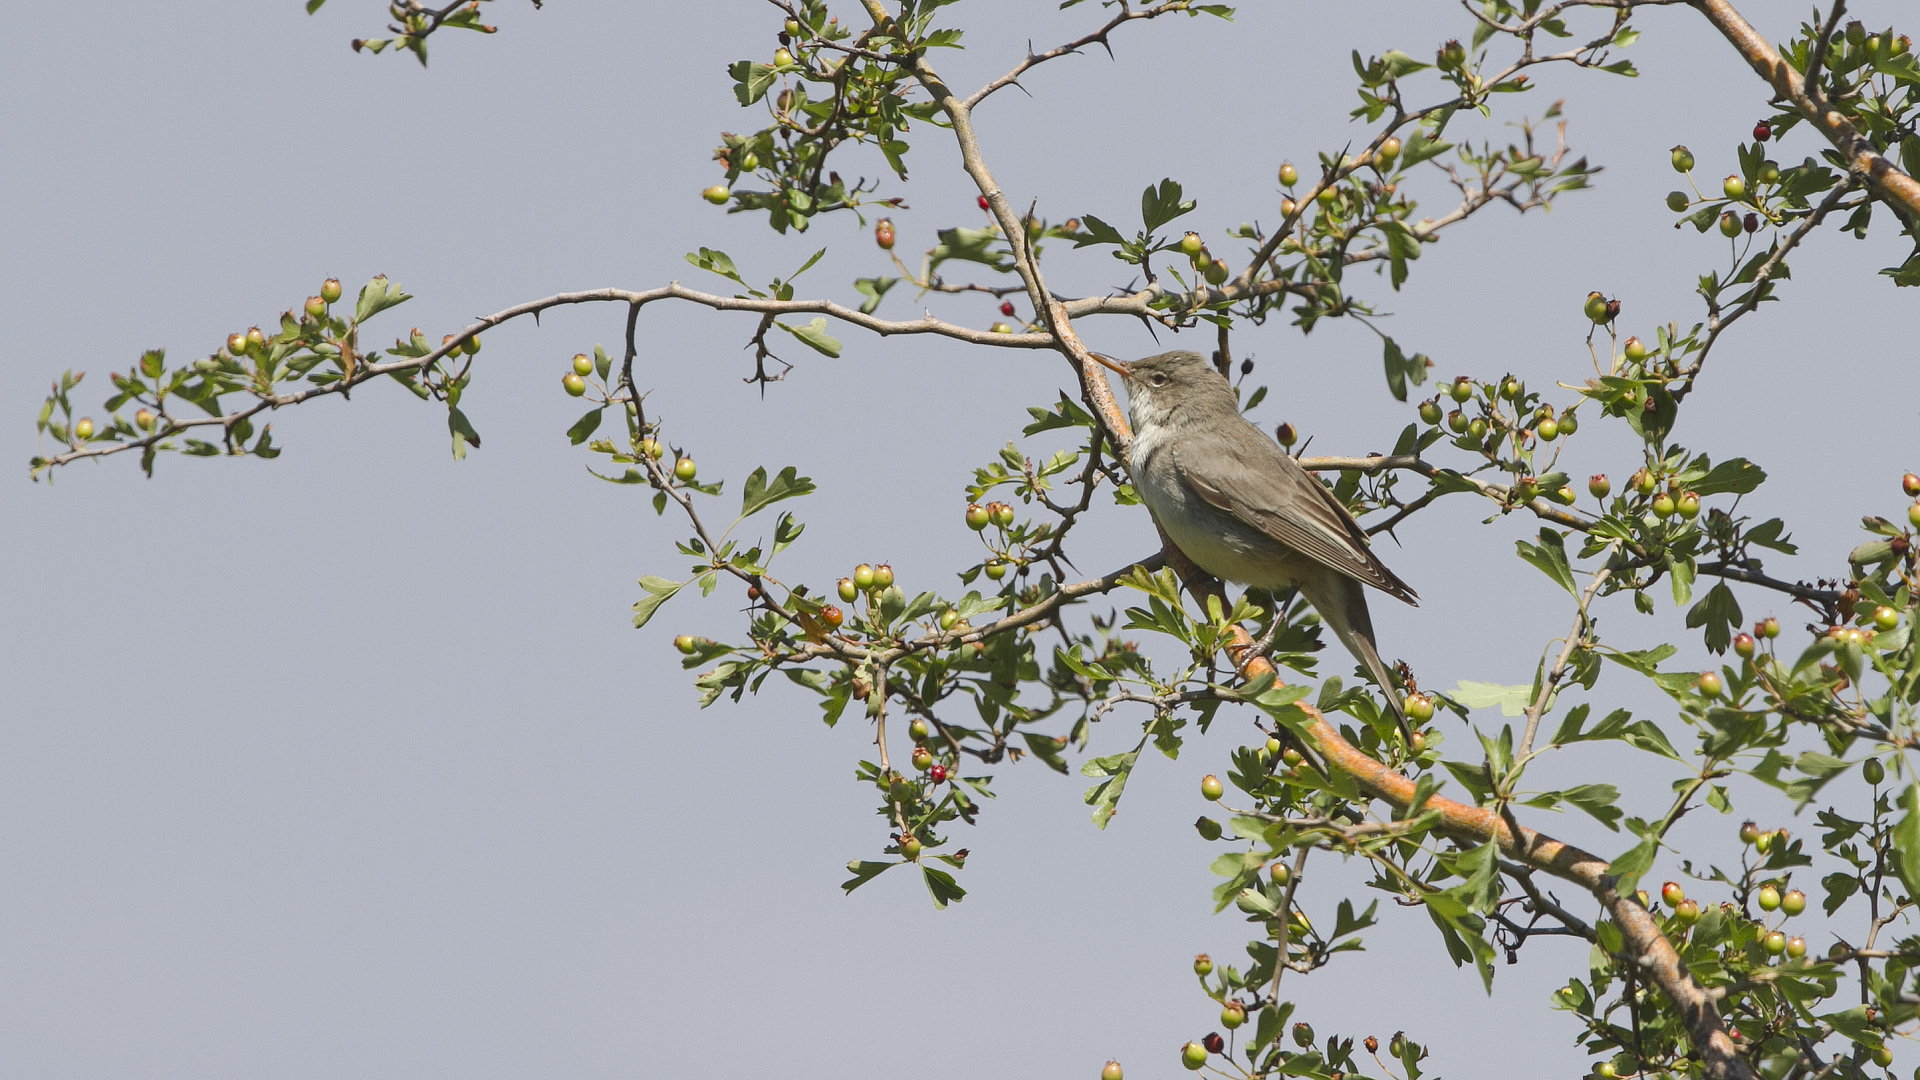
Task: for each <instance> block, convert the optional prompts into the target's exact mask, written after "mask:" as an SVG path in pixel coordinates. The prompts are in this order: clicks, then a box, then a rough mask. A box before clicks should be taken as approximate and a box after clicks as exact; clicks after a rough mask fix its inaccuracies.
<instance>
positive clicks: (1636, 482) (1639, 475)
mask: <svg viewBox="0 0 1920 1080" xmlns="http://www.w3.org/2000/svg"><path fill="white" fill-rule="evenodd" d="M1629 483H1631V484H1632V485H1633V490H1635V491H1637V492H1639V493H1640V494H1642V495H1651V494H1653V489H1654V488H1656V487H1658V486H1659V485H1660V481H1659V480H1658V479H1656V478H1655V477H1654V475H1653V473H1651V472H1649V471H1648V470H1647V468H1646V467H1645V466H1641V467H1640V468H1638V469H1636V470H1634V473H1633V479H1632V480H1631V481H1629Z"/></svg>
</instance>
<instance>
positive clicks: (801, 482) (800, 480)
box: [740, 465, 814, 518]
mask: <svg viewBox="0 0 1920 1080" xmlns="http://www.w3.org/2000/svg"><path fill="white" fill-rule="evenodd" d="M795 472H796V470H795V468H794V467H793V466H792V465H789V466H787V467H786V468H784V469H781V470H780V475H779V476H776V477H774V478H773V482H772V483H768V482H767V470H766V467H765V466H761V467H760V468H758V469H755V470H753V474H752V475H751V476H748V477H747V484H746V487H745V488H744V489H743V490H742V491H741V495H740V516H741V517H743V518H745V517H752V516H753V515H755V514H757V513H759V512H760V511H762V510H764V509H766V508H767V507H769V506H772V505H773V504H774V503H777V502H779V501H781V500H782V499H794V498H798V497H800V496H802V495H811V494H813V492H814V486H813V480H812V479H811V478H809V477H805V476H796V475H794V474H795Z"/></svg>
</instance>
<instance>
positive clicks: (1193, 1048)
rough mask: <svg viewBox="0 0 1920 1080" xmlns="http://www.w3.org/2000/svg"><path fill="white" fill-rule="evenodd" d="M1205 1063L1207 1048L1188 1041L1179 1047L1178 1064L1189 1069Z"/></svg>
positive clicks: (1197, 1067)
mask: <svg viewBox="0 0 1920 1080" xmlns="http://www.w3.org/2000/svg"><path fill="white" fill-rule="evenodd" d="M1206 1063H1207V1048H1206V1047H1204V1046H1201V1045H1200V1044H1199V1043H1197V1042H1190V1043H1188V1044H1187V1045H1185V1046H1183V1047H1181V1048H1180V1064H1182V1065H1185V1066H1186V1067H1187V1068H1189V1069H1196V1070H1197V1069H1199V1068H1200V1067H1201V1066H1203V1065H1205V1064H1206Z"/></svg>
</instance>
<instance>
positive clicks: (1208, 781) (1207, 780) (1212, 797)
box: [1200, 773, 1227, 802]
mask: <svg viewBox="0 0 1920 1080" xmlns="http://www.w3.org/2000/svg"><path fill="white" fill-rule="evenodd" d="M1226 793H1227V789H1226V788H1225V787H1224V786H1223V785H1222V784H1221V783H1220V778H1219V777H1217V776H1215V775H1213V774H1212V773H1208V774H1207V775H1205V776H1203V777H1201V778H1200V794H1201V795H1202V796H1203V797H1205V798H1206V800H1207V801H1208V802H1218V801H1220V796H1222V795H1225V794H1226Z"/></svg>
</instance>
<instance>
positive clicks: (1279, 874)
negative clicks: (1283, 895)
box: [1268, 862, 1293, 888]
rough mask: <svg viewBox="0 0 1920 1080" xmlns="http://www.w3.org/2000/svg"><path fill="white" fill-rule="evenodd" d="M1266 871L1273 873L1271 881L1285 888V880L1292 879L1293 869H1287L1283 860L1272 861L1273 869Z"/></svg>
mask: <svg viewBox="0 0 1920 1080" xmlns="http://www.w3.org/2000/svg"><path fill="white" fill-rule="evenodd" d="M1268 873H1270V874H1272V875H1273V883H1274V884H1275V885H1278V886H1280V887H1281V888H1285V887H1286V885H1287V882H1289V881H1292V880H1293V871H1292V870H1290V869H1288V868H1287V864H1286V863H1283V862H1277V863H1274V864H1273V869H1272V870H1270V871H1268Z"/></svg>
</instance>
